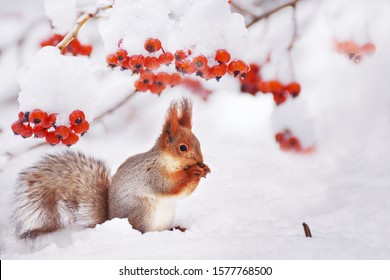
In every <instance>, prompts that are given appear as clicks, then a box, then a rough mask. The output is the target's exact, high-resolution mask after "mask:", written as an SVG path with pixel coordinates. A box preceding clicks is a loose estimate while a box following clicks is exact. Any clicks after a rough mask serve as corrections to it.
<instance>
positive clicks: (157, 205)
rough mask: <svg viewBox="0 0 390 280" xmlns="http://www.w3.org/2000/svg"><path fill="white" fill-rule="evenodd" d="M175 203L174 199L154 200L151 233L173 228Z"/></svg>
mask: <svg viewBox="0 0 390 280" xmlns="http://www.w3.org/2000/svg"><path fill="white" fill-rule="evenodd" d="M176 201H177V199H174V198H156V199H155V200H154V212H153V214H152V217H151V231H162V230H167V229H170V228H172V227H173V220H174V218H175V210H176Z"/></svg>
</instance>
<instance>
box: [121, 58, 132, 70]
mask: <svg viewBox="0 0 390 280" xmlns="http://www.w3.org/2000/svg"><path fill="white" fill-rule="evenodd" d="M118 64H119V66H120V67H121V70H127V69H129V68H130V66H129V57H127V56H126V57H125V58H124V59H122V60H121V61H118Z"/></svg>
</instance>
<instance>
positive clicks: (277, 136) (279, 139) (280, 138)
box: [275, 132, 285, 143]
mask: <svg viewBox="0 0 390 280" xmlns="http://www.w3.org/2000/svg"><path fill="white" fill-rule="evenodd" d="M275 140H276V142H278V143H281V142H283V141H284V140H285V138H284V133H283V132H278V133H276V134H275Z"/></svg>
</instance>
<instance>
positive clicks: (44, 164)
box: [13, 151, 110, 238]
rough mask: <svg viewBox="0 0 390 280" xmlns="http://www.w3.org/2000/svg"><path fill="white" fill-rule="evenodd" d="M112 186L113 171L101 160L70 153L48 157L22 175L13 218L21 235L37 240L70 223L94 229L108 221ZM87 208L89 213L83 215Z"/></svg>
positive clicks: (16, 193)
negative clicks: (109, 188)
mask: <svg viewBox="0 0 390 280" xmlns="http://www.w3.org/2000/svg"><path fill="white" fill-rule="evenodd" d="M109 184H110V177H109V171H108V169H107V168H106V166H105V165H104V164H103V163H102V162H100V161H98V160H95V159H92V158H88V157H86V156H84V155H83V154H81V153H74V152H70V151H68V152H65V153H63V154H59V155H50V156H46V157H45V158H44V159H43V160H41V161H40V162H39V163H37V164H36V165H34V166H33V167H31V168H28V169H26V170H25V171H23V172H21V173H20V175H19V180H18V186H17V189H16V192H15V199H14V215H13V220H14V221H15V223H16V233H17V235H18V236H20V237H22V238H23V237H35V236H37V235H40V234H42V233H47V232H52V231H56V230H58V229H60V228H63V227H64V226H66V225H67V224H72V223H75V224H81V225H83V226H87V227H93V226H95V225H96V224H99V223H102V222H104V221H106V220H107V217H108V205H107V197H108V192H107V188H108V186H109ZM83 207H87V209H88V210H87V211H88V212H89V213H79V211H80V210H83ZM35 213H40V215H39V217H37V218H36V221H35V222H31V225H26V223H27V224H28V223H29V222H30V221H29V219H30V218H31V216H33V215H34V214H35ZM24 215H30V217H28V216H26V217H24ZM23 219H24V220H23ZM26 221H27V222H26Z"/></svg>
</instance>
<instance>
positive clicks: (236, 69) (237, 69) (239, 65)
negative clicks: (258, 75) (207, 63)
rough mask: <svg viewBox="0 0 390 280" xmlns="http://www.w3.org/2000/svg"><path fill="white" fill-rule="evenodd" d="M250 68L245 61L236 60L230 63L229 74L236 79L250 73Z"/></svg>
mask: <svg viewBox="0 0 390 280" xmlns="http://www.w3.org/2000/svg"><path fill="white" fill-rule="evenodd" d="M248 68H249V67H248V65H247V64H246V63H245V62H244V61H242V60H239V59H236V60H233V61H232V62H230V63H229V66H228V72H229V74H231V75H233V76H234V77H237V76H238V75H240V76H242V75H244V74H245V73H246V72H247V71H248Z"/></svg>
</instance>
